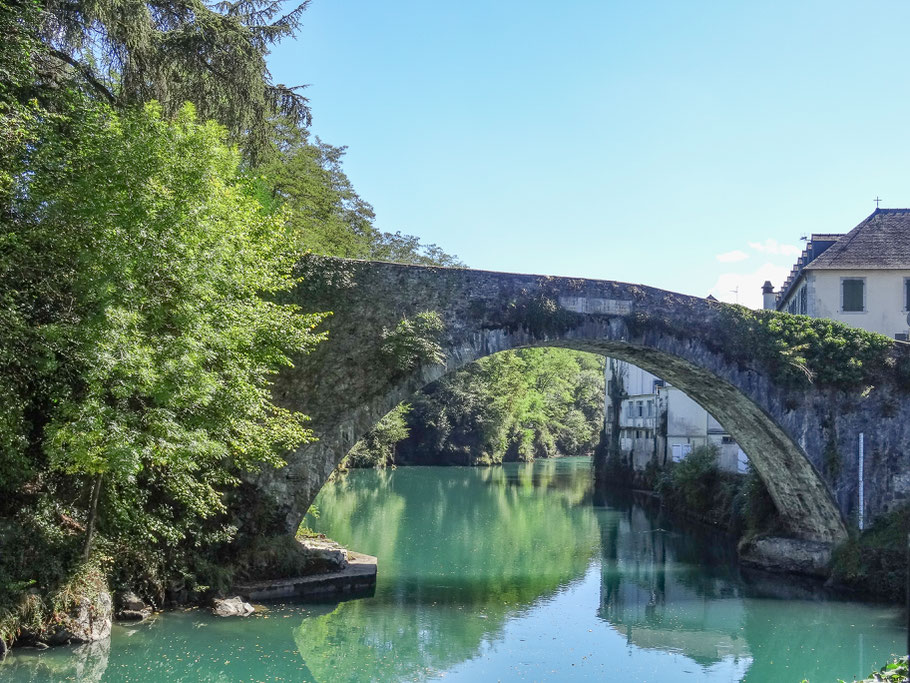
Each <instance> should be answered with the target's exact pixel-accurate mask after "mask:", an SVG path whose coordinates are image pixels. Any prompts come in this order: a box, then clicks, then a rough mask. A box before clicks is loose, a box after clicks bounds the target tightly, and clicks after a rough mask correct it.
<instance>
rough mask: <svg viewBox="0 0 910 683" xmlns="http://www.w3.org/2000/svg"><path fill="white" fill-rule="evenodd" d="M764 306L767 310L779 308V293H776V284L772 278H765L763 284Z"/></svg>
mask: <svg viewBox="0 0 910 683" xmlns="http://www.w3.org/2000/svg"><path fill="white" fill-rule="evenodd" d="M761 293H762V301H763V306H764V308H765V310H766V311H773V310H774V309H775V308H777V295H776V294H775V293H774V285H772V284H771V281H770V280H765V284H763V285H762V286H761Z"/></svg>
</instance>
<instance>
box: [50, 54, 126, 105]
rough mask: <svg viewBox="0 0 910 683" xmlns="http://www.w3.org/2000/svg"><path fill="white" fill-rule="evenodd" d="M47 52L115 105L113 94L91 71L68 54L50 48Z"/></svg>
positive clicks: (115, 100)
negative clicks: (78, 74)
mask: <svg viewBox="0 0 910 683" xmlns="http://www.w3.org/2000/svg"><path fill="white" fill-rule="evenodd" d="M48 52H49V53H50V54H51V55H53V56H54V57H56V58H57V59H59V60H61V61H63V62H66V63H67V64H69V65H70V66H71V67H73V68H74V69H76V71H78V72H79V73H80V74H82V77H83V78H84V79H85V80H86V81H88V83H89V85H91V86H92V87H93V88H94V89H95V90H97V91H98V92H99V93H100V94H101V95H104V97H105V98H107V101H108V102H110V103H111V104H116V102H117V99H116V98H115V97H114V94H113V93H112V92H111V91H110V90H108V89H107V88H105V87H104V85H102V84H101V81H99V80H98V79H97V78H95V75H94V74H93V73H92V72H91V70H90V69H89V68H88V67H87V66H85V65H84V64H80V63H79V62H77V61H76V60H75V59H73V58H72V57H70V56H69V55H68V54H66V53H65V52H61V51H60V50H57V49H55V48H50V50H49V51H48Z"/></svg>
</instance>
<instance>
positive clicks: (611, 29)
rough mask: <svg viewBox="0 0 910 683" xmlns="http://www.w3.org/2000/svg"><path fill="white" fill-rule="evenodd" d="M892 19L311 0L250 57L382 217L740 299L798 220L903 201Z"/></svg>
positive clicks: (764, 5)
mask: <svg viewBox="0 0 910 683" xmlns="http://www.w3.org/2000/svg"><path fill="white" fill-rule="evenodd" d="M908 29H910V2H906V0H904V1H902V2H875V1H873V2H862V3H860V2H840V1H837V0H826V1H824V2H794V1H790V2H778V1H770V2H769V1H765V2H736V3H723V2H697V1H688V2H682V1H674V2H656V1H655V2H648V1H646V0H628V1H625V2H608V1H601V2H594V1H573V0H566V1H564V2H548V3H543V2H536V1H534V0H525V1H524V2H516V1H515V0H492V1H491V0H486V1H483V2H482V1H478V0H461V1H460V2H441V1H440V0H422V1H420V0H400V1H398V2H376V1H375V0H372V1H368V0H313V4H312V5H311V7H310V9H309V10H308V11H307V12H306V14H305V15H304V27H303V29H302V30H301V31H300V33H299V34H298V36H297V38H296V40H293V41H290V40H289V41H286V42H285V43H283V44H282V45H281V46H279V47H278V48H277V49H276V50H275V51H274V52H273V54H272V55H271V57H270V60H269V64H270V68H271V70H272V73H273V76H274V78H275V79H276V80H277V81H279V82H284V83H286V84H301V83H307V84H309V85H310V87H309V88H308V96H309V98H310V101H311V104H312V108H313V114H314V123H313V131H314V132H315V133H316V134H317V135H319V136H320V137H321V138H322V139H324V140H325V141H326V142H329V143H331V144H333V145H347V146H348V152H347V157H346V161H345V170H346V172H347V174H348V176H349V177H350V178H351V180H352V182H353V183H354V186H355V188H356V189H357V191H358V192H359V193H360V195H361V196H362V197H363V198H364V199H366V200H367V201H369V202H370V203H371V204H372V205H373V206H374V208H375V209H376V214H377V226H378V227H379V228H380V229H383V230H389V231H395V230H401V231H402V232H405V233H411V234H415V235H418V236H420V237H421V239H423V240H424V241H427V242H435V243H436V244H438V245H439V246H441V247H443V248H444V249H445V250H446V251H449V252H450V253H455V254H457V255H458V256H459V257H460V258H461V259H462V260H463V261H464V262H465V263H467V264H468V265H469V266H471V267H475V268H488V269H494V270H506V271H518V272H536V273H544V274H552V275H574V276H583V277H593V278H604V279H615V280H623V281H628V282H641V283H644V284H649V285H653V286H657V287H663V288H666V289H672V290H676V291H681V292H686V293H691V294H696V295H701V296H704V295H706V294H708V293H709V292H713V293H714V295H715V296H717V297H718V298H721V299H724V300H728V301H732V300H734V299H735V298H736V295H735V294H734V293H732V292H731V291H729V290H731V289H734V288H735V287H737V286H739V288H740V292H739V301H740V302H741V303H746V304H750V305H758V302H759V300H760V294H759V292H758V286H759V285H760V284H761V282H762V281H763V280H764V279H766V278H770V279H771V280H772V281H773V282H774V284H775V286H779V285H780V284H781V282H782V281H783V278H784V276H785V275H786V272H787V271H788V270H789V267H790V265H791V264H792V263H793V261H794V260H795V257H794V253H795V252H797V250H798V247H799V245H800V244H801V243H800V242H799V238H800V236H801V235H805V234H808V233H811V232H813V231H815V232H822V231H824V232H846V231H847V230H849V229H851V228H852V227H853V226H854V225H856V224H857V223H858V222H860V221H861V220H862V219H863V218H864V217H865V216H867V215H868V214H869V213H871V212H872V210H873V209H874V208H875V204H874V203H873V201H872V200H873V198H874V197H875V196H876V195H879V196H881V197H882V198H883V200H884V201H883V202H882V206H883V207H898V206H908V205H910V183H908V181H910V178H908V175H910V116H908V114H910V111H908V110H910V87H908V75H910V31H908ZM769 240H770V241H769ZM719 257H720V258H719Z"/></svg>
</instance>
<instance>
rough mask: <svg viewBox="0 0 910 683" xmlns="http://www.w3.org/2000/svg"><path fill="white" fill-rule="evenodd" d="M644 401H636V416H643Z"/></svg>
mask: <svg viewBox="0 0 910 683" xmlns="http://www.w3.org/2000/svg"><path fill="white" fill-rule="evenodd" d="M644 414H645V410H644V401H638V417H644Z"/></svg>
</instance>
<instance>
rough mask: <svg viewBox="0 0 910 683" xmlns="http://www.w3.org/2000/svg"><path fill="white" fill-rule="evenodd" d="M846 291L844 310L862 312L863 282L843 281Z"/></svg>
mask: <svg viewBox="0 0 910 683" xmlns="http://www.w3.org/2000/svg"><path fill="white" fill-rule="evenodd" d="M841 282H842V287H843V290H844V310H845V311H862V310H865V309H864V308H863V286H864V285H865V282H864V281H863V280H842V281H841Z"/></svg>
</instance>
